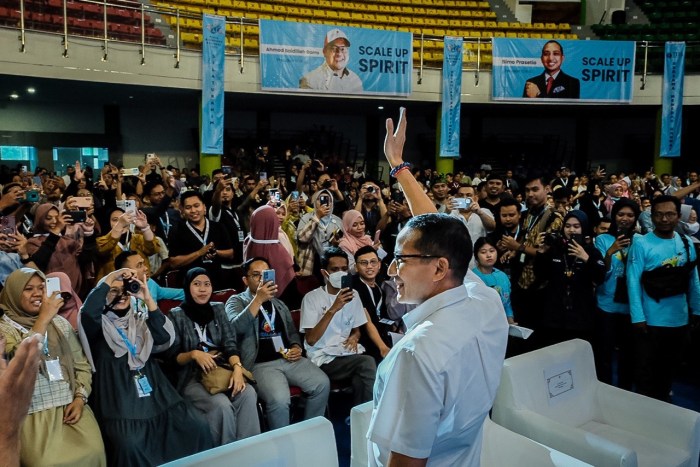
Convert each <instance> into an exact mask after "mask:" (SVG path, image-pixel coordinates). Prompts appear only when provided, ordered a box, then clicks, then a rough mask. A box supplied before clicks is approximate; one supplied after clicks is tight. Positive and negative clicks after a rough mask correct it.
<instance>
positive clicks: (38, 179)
mask: <svg viewBox="0 0 700 467" xmlns="http://www.w3.org/2000/svg"><path fill="white" fill-rule="evenodd" d="M32 181H33V182H34V184H35V185H37V186H41V177H40V176H38V175H37V176H35V177H32Z"/></svg>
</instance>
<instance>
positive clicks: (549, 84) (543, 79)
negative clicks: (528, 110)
mask: <svg viewBox="0 0 700 467" xmlns="http://www.w3.org/2000/svg"><path fill="white" fill-rule="evenodd" d="M540 59H541V60H542V65H544V72H543V73H540V74H539V75H537V76H533V77H532V78H530V79H528V80H527V82H526V83H525V89H524V91H523V97H528V98H536V97H539V98H547V99H578V98H579V97H580V92H581V83H580V82H579V80H578V79H576V78H574V77H573V76H569V75H567V74H566V73H564V72H563V71H562V70H561V65H562V63H564V48H563V47H562V46H561V44H560V43H559V42H557V41H548V42H547V43H546V44H545V45H544V47H542V56H541V57H540Z"/></svg>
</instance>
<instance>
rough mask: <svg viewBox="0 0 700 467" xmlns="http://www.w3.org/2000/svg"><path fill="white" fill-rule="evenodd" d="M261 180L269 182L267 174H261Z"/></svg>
mask: <svg viewBox="0 0 700 467" xmlns="http://www.w3.org/2000/svg"><path fill="white" fill-rule="evenodd" d="M260 180H267V172H260Z"/></svg>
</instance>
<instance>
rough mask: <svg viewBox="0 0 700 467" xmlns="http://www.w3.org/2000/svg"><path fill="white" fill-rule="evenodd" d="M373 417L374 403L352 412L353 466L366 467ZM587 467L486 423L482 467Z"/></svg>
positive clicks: (351, 462) (490, 422)
mask: <svg viewBox="0 0 700 467" xmlns="http://www.w3.org/2000/svg"><path fill="white" fill-rule="evenodd" d="M371 418H372V402H365V403H364V404H361V405H358V406H356V407H353V409H352V411H350V435H351V437H352V438H351V440H350V442H351V446H352V453H351V456H350V467H367V465H368V459H367V430H368V429H369V421H370V419H371ZM509 465H517V466H518V467H586V466H589V467H590V465H589V464H586V463H585V462H581V461H579V460H577V459H574V458H573V457H571V456H568V455H566V454H564V453H561V452H558V451H556V450H554V449H550V448H548V447H547V446H543V445H541V444H539V443H536V442H534V441H532V440H531V439H527V438H526V437H524V436H521V435H519V434H517V433H513V432H512V431H510V430H507V429H505V428H503V427H502V426H499V425H497V424H495V423H494V422H492V421H491V419H489V418H488V417H486V420H484V436H483V442H482V447H481V466H482V467H503V466H509Z"/></svg>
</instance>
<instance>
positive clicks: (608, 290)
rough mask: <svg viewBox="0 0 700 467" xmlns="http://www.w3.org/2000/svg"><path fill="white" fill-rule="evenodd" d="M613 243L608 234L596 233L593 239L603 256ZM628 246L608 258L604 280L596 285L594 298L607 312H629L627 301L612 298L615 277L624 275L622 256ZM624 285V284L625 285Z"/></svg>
mask: <svg viewBox="0 0 700 467" xmlns="http://www.w3.org/2000/svg"><path fill="white" fill-rule="evenodd" d="M638 237H640V236H639V235H637V234H635V236H634V238H633V239H632V241H633V242H634V241H635V240H636V239H637V238H638ZM613 243H615V237H614V236H612V235H610V234H601V235H598V236H597V237H596V238H595V240H594V245H595V247H596V248H597V249H598V251H600V254H601V255H603V258H605V254H606V253H607V252H608V249H610V247H611V246H612V244H613ZM628 250H629V247H627V248H623V249H622V250H620V251H617V252H615V254H614V255H612V258H610V269H608V270H607V271H606V272H605V281H604V282H603V283H602V284H600V285H599V286H598V287H596V291H595V292H596V298H597V299H598V308H600V309H601V310H603V311H607V312H608V313H622V314H629V312H630V306H629V304H627V303H617V302H616V301H615V300H614V297H615V288H616V287H617V279H618V278H620V277H622V276H624V275H625V263H624V261H623V259H624V257H625V256H626V255H627V254H628V253H629V251H628ZM625 287H626V285H625Z"/></svg>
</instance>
